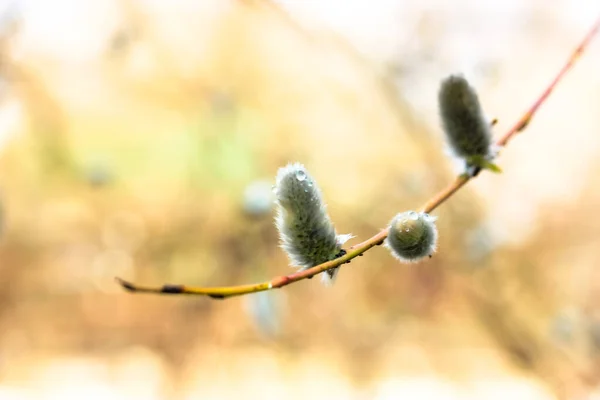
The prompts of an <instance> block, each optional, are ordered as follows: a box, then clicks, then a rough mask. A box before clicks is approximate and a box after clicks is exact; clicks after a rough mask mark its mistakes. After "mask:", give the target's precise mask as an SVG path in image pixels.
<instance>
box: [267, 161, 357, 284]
mask: <svg viewBox="0 0 600 400" xmlns="http://www.w3.org/2000/svg"><path fill="white" fill-rule="evenodd" d="M274 193H275V197H276V203H277V217H276V219H275V225H276V227H277V230H278V231H279V237H280V239H281V247H282V248H283V250H285V252H286V253H287V255H288V257H289V259H290V262H291V264H292V265H293V266H296V267H300V268H302V269H306V268H310V267H314V266H315V265H319V264H322V263H324V262H327V261H330V260H333V259H334V258H336V257H337V256H338V255H339V254H340V251H341V250H342V246H343V244H344V243H345V242H346V241H347V240H348V239H350V237H351V236H350V235H337V234H336V232H335V228H334V226H333V223H332V222H331V219H330V218H329V215H328V214H327V210H326V205H325V203H324V202H323V197H322V195H321V190H320V189H319V186H318V185H317V183H316V182H315V180H314V179H313V178H312V177H311V176H310V175H309V173H308V171H306V168H304V166H303V165H302V164H299V163H293V164H288V165H286V166H285V167H283V168H280V169H279V171H278V172H277V177H276V182H275V188H274ZM336 274H337V268H336V269H331V270H327V271H325V273H323V274H322V277H323V278H322V280H323V282H324V283H326V284H329V283H331V282H332V280H333V279H334V278H335V276H336Z"/></svg>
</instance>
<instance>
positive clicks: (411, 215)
mask: <svg viewBox="0 0 600 400" xmlns="http://www.w3.org/2000/svg"><path fill="white" fill-rule="evenodd" d="M408 218H409V219H412V220H413V221H416V220H418V219H419V214H418V213H416V212H414V211H411V212H409V213H408Z"/></svg>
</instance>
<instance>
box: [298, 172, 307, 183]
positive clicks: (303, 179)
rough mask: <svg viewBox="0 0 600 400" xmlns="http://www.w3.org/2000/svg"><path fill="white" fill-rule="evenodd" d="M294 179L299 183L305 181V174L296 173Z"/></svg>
mask: <svg viewBox="0 0 600 400" xmlns="http://www.w3.org/2000/svg"><path fill="white" fill-rule="evenodd" d="M296 179H298V180H299V181H300V182H302V181H305V180H306V172H304V171H302V170H298V171H296Z"/></svg>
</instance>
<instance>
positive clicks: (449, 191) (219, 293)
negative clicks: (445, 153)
mask: <svg viewBox="0 0 600 400" xmlns="http://www.w3.org/2000/svg"><path fill="white" fill-rule="evenodd" d="M598 30H600V18H598V19H597V20H596V22H595V23H594V25H593V26H592V28H591V29H590V31H589V32H588V34H587V35H586V36H585V38H584V39H583V40H582V41H581V43H580V44H579V46H577V48H576V49H575V50H574V51H573V53H572V54H571V56H570V57H569V59H568V60H567V62H566V63H565V65H564V66H563V67H562V69H561V70H560V71H559V73H558V74H557V75H556V77H555V78H554V79H553V80H552V82H550V84H549V85H548V87H547V88H546V89H545V90H544V91H543V92H542V94H541V95H540V97H539V98H538V99H537V100H536V101H535V102H534V103H533V105H532V106H531V107H530V108H529V109H528V110H527V111H526V112H525V113H524V114H523V116H522V117H521V118H520V119H519V120H518V121H517V123H516V124H515V125H514V126H513V127H512V128H511V129H509V130H508V132H506V133H505V134H504V135H503V136H502V137H501V138H500V139H499V140H498V141H497V143H496V144H497V145H498V146H499V147H505V146H506V145H507V144H508V142H509V141H510V140H511V139H512V138H513V137H514V136H515V135H516V134H517V133H519V132H521V131H523V130H524V129H525V128H526V127H527V126H528V125H529V123H530V122H531V119H532V118H533V116H534V115H535V113H536V112H537V110H538V109H539V108H540V106H541V105H542V104H543V103H544V102H545V101H546V99H547V98H548V96H550V93H552V91H553V90H554V88H555V87H556V85H557V84H558V82H560V80H561V79H562V78H563V77H564V76H565V75H566V73H567V72H568V71H569V70H570V69H571V68H572V67H573V65H574V64H575V62H576V61H577V59H578V58H579V56H581V55H582V54H583V52H584V51H585V49H586V47H587V46H588V45H589V43H590V42H591V40H592V39H593V37H594V36H595V35H596V34H597V33H598ZM476 176H477V174H475V176H473V177H471V176H467V175H460V176H458V177H457V178H456V179H455V180H454V182H452V183H451V184H450V185H448V186H447V187H446V188H445V189H443V190H441V191H440V192H439V193H437V194H436V195H434V196H433V197H432V198H431V199H429V201H427V202H426V203H425V205H423V206H422V207H421V211H423V212H427V213H430V212H431V211H433V210H435V209H436V208H437V207H438V206H439V205H441V204H442V203H444V202H445V201H446V200H448V199H449V198H450V197H452V196H453V195H454V193H456V192H457V191H458V190H460V189H461V188H462V187H463V186H465V185H466V184H467V183H468V182H469V181H470V180H471V179H473V178H475V177H476ZM387 236H388V229H384V230H382V231H381V232H379V233H378V234H376V235H375V236H373V237H371V238H369V239H367V240H365V241H364V242H362V243H359V244H356V245H354V246H352V247H350V248H349V249H348V250H347V252H346V254H344V255H343V256H341V257H338V258H336V259H334V260H331V261H328V262H326V263H323V264H320V265H317V266H315V267H312V268H308V269H305V270H303V271H298V272H296V273H293V274H290V275H284V276H278V277H276V278H273V279H272V280H270V281H266V282H262V283H256V284H250V285H239V286H223V287H193V286H185V285H163V286H142V285H137V284H134V283H131V282H128V281H125V280H123V279H121V278H115V279H116V281H117V282H118V283H119V284H120V285H121V286H122V287H123V288H124V289H125V290H127V291H129V292H136V293H155V294H179V295H195V296H208V297H211V298H213V299H225V298H228V297H233V296H241V295H245V294H251V293H257V292H263V291H267V290H271V289H277V288H281V287H284V286H287V285H289V284H292V283H294V282H298V281H301V280H303V279H309V278H312V277H313V276H315V275H317V274H320V273H322V272H324V271H326V270H328V269H332V268H337V267H340V266H342V265H343V264H346V263H349V262H350V261H351V260H352V259H354V258H356V257H358V256H361V255H363V254H364V253H365V252H366V251H368V250H369V249H371V248H372V247H375V246H378V245H381V244H382V243H383V241H384V240H385V239H386V238H387Z"/></svg>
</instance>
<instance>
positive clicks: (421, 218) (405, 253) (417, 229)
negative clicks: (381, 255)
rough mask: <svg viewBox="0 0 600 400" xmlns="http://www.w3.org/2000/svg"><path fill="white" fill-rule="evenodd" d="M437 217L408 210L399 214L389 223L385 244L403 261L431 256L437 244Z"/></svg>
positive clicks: (413, 260) (412, 260) (414, 260)
mask: <svg viewBox="0 0 600 400" xmlns="http://www.w3.org/2000/svg"><path fill="white" fill-rule="evenodd" d="M435 220H436V217H432V216H430V215H429V214H427V213H417V212H415V211H406V212H403V213H400V214H397V215H396V216H395V217H394V218H393V219H392V221H391V222H390V225H389V229H390V231H389V234H388V237H387V239H386V241H385V246H386V247H387V248H388V249H389V250H390V251H391V253H392V255H393V256H394V257H396V258H397V259H398V260H400V261H401V262H405V263H411V262H417V261H420V260H421V259H423V258H425V257H428V256H431V255H432V254H433V253H434V252H435V249H436V245H437V238H438V233H437V228H436V226H435Z"/></svg>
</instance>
